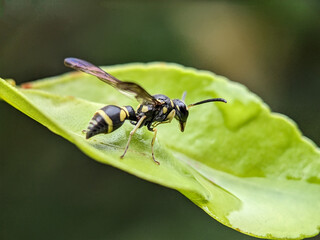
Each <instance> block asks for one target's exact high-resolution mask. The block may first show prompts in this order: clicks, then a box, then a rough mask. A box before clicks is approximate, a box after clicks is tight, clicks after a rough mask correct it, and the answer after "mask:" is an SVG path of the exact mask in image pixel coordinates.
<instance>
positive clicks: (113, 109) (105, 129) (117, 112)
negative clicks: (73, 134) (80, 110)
mask: <svg viewBox="0 0 320 240" xmlns="http://www.w3.org/2000/svg"><path fill="white" fill-rule="evenodd" d="M127 119H128V120H132V121H136V115H135V112H134V110H133V108H132V107H131V106H125V107H119V106H115V105H108V106H105V107H103V108H101V109H99V110H98V111H97V112H96V113H95V114H94V116H93V118H92V119H91V121H90V123H89V126H88V128H87V130H86V138H87V139H88V138H91V137H93V136H95V135H97V134H100V133H111V132H113V131H115V130H117V129H118V128H119V127H121V126H122V124H123V123H124V121H125V120H127Z"/></svg>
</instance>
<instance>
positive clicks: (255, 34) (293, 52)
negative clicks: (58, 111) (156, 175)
mask: <svg viewBox="0 0 320 240" xmlns="http://www.w3.org/2000/svg"><path fill="white" fill-rule="evenodd" d="M319 10H320V4H319V1H302V0H301V1H295V0H292V1H102V0H91V1H89V0H87V1H85V0H80V1H76V0H70V1H62V0H57V1H52V0H41V1H40V0H39V1H37V0H33V1H23V0H21V1H16V0H8V1H5V0H2V1H0V76H1V77H3V78H13V79H15V80H16V82H17V83H19V84H20V83H23V82H27V81H31V80H35V79H39V78H44V77H48V76H53V75H57V74H61V73H64V72H67V71H69V69H66V68H65V67H64V66H63V59H64V58H65V57H69V56H72V57H79V58H83V59H86V60H88V61H91V62H93V63H95V64H97V65H113V64H121V63H128V62H150V61H166V62H176V63H179V64H182V65H185V66H191V67H195V68H198V69H206V70H210V71H213V72H215V73H218V74H221V75H224V76H226V77H228V78H230V79H231V80H233V81H237V82H240V83H242V84H245V85H246V86H247V87H248V88H249V89H250V90H251V91H253V92H255V93H257V94H258V95H259V96H261V97H262V98H263V100H264V101H265V102H266V103H267V104H268V105H269V106H270V107H271V109H272V110H273V111H276V112H281V113H284V114H286V115H288V116H289V117H291V118H292V119H294V120H295V122H297V124H298V125H299V128H300V129H301V131H302V132H303V134H304V135H306V136H307V137H309V138H310V139H312V140H313V141H314V142H315V143H316V144H317V145H318V146H319V145H320V138H319V136H320V126H319V118H320V104H319V103H320V94H319V89H320V80H319V76H320V57H319V56H320V14H319V13H320V11H319ZM106 94H107V93H106ZM221 97H223V96H221ZM0 116H1V117H0V152H1V154H0V158H1V160H0V239H5V240H7V239H119V240H120V239H254V238H253V237H249V236H246V235H243V234H241V233H238V232H236V231H234V230H232V229H229V228H227V227H225V226H223V225H221V224H220V223H218V222H217V221H215V220H214V219H212V218H211V217H209V216H208V215H207V214H206V213H204V212H203V211H202V210H200V209H199V208H198V207H197V206H195V205H194V204H193V203H191V202H190V201H189V200H188V199H186V198H185V197H183V196H182V195H181V194H179V193H178V192H176V191H173V190H170V189H166V188H164V187H161V186H158V185H155V184H152V183H149V182H146V181H143V180H141V179H138V178H136V177H134V176H131V175H128V174H127V173H124V172H122V171H119V170H117V169H114V168H112V167H109V166H106V165H101V164H99V163H97V162H95V161H93V160H91V159H89V158H88V157H87V156H85V155H84V154H82V153H81V152H80V151H79V150H78V149H77V148H76V147H75V146H73V145H72V144H70V143H69V142H67V141H66V140H64V139H62V138H61V137H59V136H57V135H55V134H53V133H51V132H50V131H48V130H47V129H46V128H45V127H43V126H41V125H40V124H38V123H36V122H35V121H33V120H32V119H30V118H28V117H27V116H25V115H23V114H22V113H20V112H19V111H17V110H16V109H14V108H13V107H11V106H9V105H8V104H6V103H5V102H0ZM209 120H210V119H209ZM178 131H179V130H178V129H177V132H178ZM314 239H316V237H315V238H314Z"/></svg>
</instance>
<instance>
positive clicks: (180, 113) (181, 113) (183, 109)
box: [172, 99, 189, 132]
mask: <svg viewBox="0 0 320 240" xmlns="http://www.w3.org/2000/svg"><path fill="white" fill-rule="evenodd" d="M172 101H173V103H174V108H175V111H176V115H175V116H174V117H175V119H177V120H178V121H179V123H180V130H181V132H183V131H184V128H185V126H186V123H187V119H188V116H189V111H188V109H187V106H186V104H185V103H184V102H183V101H181V100H180V99H173V100H172Z"/></svg>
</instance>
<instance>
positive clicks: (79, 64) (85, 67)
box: [64, 58, 160, 105]
mask: <svg viewBox="0 0 320 240" xmlns="http://www.w3.org/2000/svg"><path fill="white" fill-rule="evenodd" d="M64 65H65V66H67V67H70V68H73V69H75V70H78V71H82V72H85V73H88V74H91V75H93V76H96V77H97V78H99V79H100V80H101V81H103V82H105V83H108V84H109V85H111V86H112V87H114V88H116V89H118V90H119V91H120V92H122V93H124V94H129V95H133V96H134V97H135V98H136V99H137V100H138V102H139V103H146V102H147V103H149V104H155V105H157V104H160V103H159V102H158V101H157V100H156V99H155V98H154V97H152V96H151V95H150V94H149V93H148V92H147V91H146V90H144V89H143V88H142V87H141V86H139V85H138V84H136V83H133V82H123V81H120V80H119V79H117V78H115V77H114V76H112V75H110V74H109V73H107V72H105V71H103V70H102V69H101V68H99V67H97V66H95V65H93V64H92V63H89V62H87V61H84V60H81V59H78V58H66V59H65V60H64Z"/></svg>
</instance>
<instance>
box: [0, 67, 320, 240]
mask: <svg viewBox="0 0 320 240" xmlns="http://www.w3.org/2000/svg"><path fill="white" fill-rule="evenodd" d="M104 69H105V70H107V71H108V72H109V73H111V74H112V75H114V76H116V77H117V78H119V79H121V80H130V81H134V82H136V83H138V84H140V85H141V86H143V87H144V88H145V89H147V90H148V91H149V93H150V94H152V95H154V94H158V93H161V94H165V95H167V96H169V97H170V98H172V99H174V98H181V96H182V93H183V92H184V91H187V92H188V94H187V97H186V102H187V103H188V104H189V103H193V102H196V101H200V100H203V99H207V98H212V97H223V98H225V99H226V100H227V101H228V104H224V103H207V104H205V105H200V106H197V107H194V108H191V109H190V115H189V119H188V122H187V125H186V129H185V132H184V133H181V132H180V131H179V128H178V123H177V122H172V123H171V124H163V125H159V127H158V135H157V140H156V143H155V155H156V159H157V160H158V161H159V162H160V163H161V164H160V166H158V165H156V164H155V163H154V162H153V161H152V158H151V146H150V144H151V139H152V136H153V133H151V132H149V131H147V129H146V128H141V129H139V130H138V131H137V133H136V134H135V135H134V137H133V139H132V142H131V144H130V147H129V150H128V153H127V155H126V156H125V158H124V159H122V160H120V158H119V156H120V155H121V154H122V153H123V150H124V147H125V145H126V142H127V138H128V135H129V133H130V131H131V130H132V128H133V126H132V125H131V124H130V123H125V124H124V125H123V127H121V128H120V129H118V130H117V131H115V132H113V133H112V134H106V135H98V136H95V137H93V138H91V139H90V140H86V139H85V137H84V134H83V133H82V130H84V129H86V128H87V125H88V123H89V121H90V119H91V118H92V116H93V114H94V113H95V111H96V110H98V109H99V108H101V107H103V106H104V105H108V104H116V105H120V106H125V105H132V106H133V107H134V108H135V107H136V106H137V105H138V104H137V103H136V102H135V101H134V100H130V99H129V98H127V97H125V96H123V95H122V94H121V93H119V92H117V91H116V90H114V89H113V88H112V87H110V86H108V85H107V84H105V83H103V82H101V81H99V80H98V79H96V78H95V77H92V76H90V75H87V74H83V73H78V72H77V73H74V72H73V73H67V74H64V75H61V76H57V77H52V78H47V79H43V80H38V81H34V82H30V83H27V84H24V85H22V86H21V87H14V86H12V85H10V84H9V83H8V82H6V81H5V80H1V81H0V97H1V98H2V99H3V100H5V101H7V102H8V103H9V104H11V105H12V106H14V107H15V108H17V109H19V110H20V111H21V112H23V113H25V114H26V115H28V116H30V117H31V118H33V119H35V120H36V121H38V122H40V123H41V124H43V125H44V126H46V127H47V128H49V129H50V130H51V131H53V132H55V133H56V134H58V135H60V136H62V137H64V138H66V139H68V140H69V141H70V142H72V143H74V144H75V145H76V146H77V147H78V148H79V149H80V150H81V151H83V152H84V153H85V154H87V155H89V156H90V157H92V158H93V159H95V160H97V161H99V162H102V163H105V164H109V165H112V166H114V167H117V168H119V169H122V170H124V171H126V172H129V173H131V174H133V175H136V176H138V177H140V178H143V179H145V180H148V181H151V182H154V183H158V184H161V185H163V186H166V187H169V188H173V189H176V190H178V191H180V192H181V193H182V194H184V195H185V196H186V197H188V198H189V199H190V200H191V201H193V202H194V203H195V204H196V205H198V206H199V207H200V208H202V209H203V210H204V211H205V212H207V213H208V214H209V215H210V216H212V217H213V218H215V219H216V220H218V221H220V222H221V223H223V224H225V225H227V226H229V227H231V228H234V229H236V230H238V231H241V232H243V233H245V234H248V235H252V236H257V237H262V238H277V239H278V238H286V239H300V238H304V237H310V236H315V235H317V234H318V233H319V227H320V151H319V149H318V148H317V147H316V146H315V145H314V144H313V143H312V142H311V141H310V140H308V139H307V138H305V137H303V136H302V135H301V133H300V132H299V130H298V129H297V127H296V126H295V123H293V122H292V121H291V120H290V119H288V118H287V117H285V116H283V115H281V114H276V113H271V112H270V110H269V108H268V106H266V104H264V103H263V102H262V101H261V99H260V98H259V97H257V96H256V95H254V94H253V93H250V92H249V91H248V90H247V89H246V88H245V87H244V86H241V85H240V84H237V83H233V82H231V81H229V80H227V79H225V78H223V77H221V76H216V75H214V74H212V73H209V72H206V71H198V70H194V69H191V68H185V67H181V66H179V65H175V64H165V63H152V64H128V65H121V66H113V67H105V68H104Z"/></svg>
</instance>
